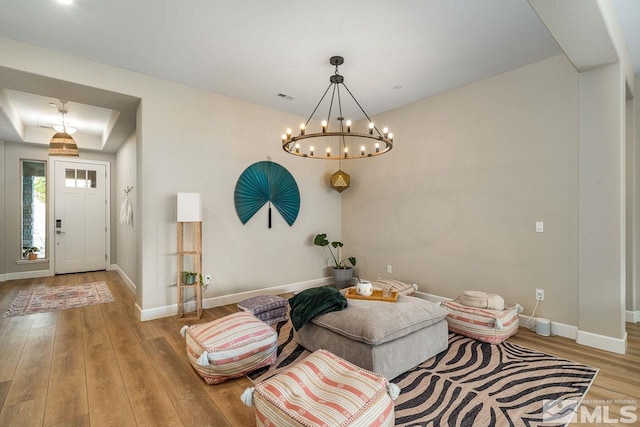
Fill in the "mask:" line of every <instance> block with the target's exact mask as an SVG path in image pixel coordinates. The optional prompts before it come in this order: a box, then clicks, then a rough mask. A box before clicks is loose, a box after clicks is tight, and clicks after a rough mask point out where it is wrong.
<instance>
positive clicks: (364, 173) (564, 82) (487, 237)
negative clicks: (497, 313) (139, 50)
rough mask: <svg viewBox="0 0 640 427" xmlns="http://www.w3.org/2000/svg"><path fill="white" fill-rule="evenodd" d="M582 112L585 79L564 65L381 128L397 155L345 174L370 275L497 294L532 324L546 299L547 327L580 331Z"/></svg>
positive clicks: (351, 220) (383, 122) (464, 92)
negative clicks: (541, 296)
mask: <svg viewBox="0 0 640 427" xmlns="http://www.w3.org/2000/svg"><path fill="white" fill-rule="evenodd" d="M578 102H579V100H578V73H577V72H576V71H575V69H574V68H573V66H572V65H571V63H570V62H569V61H568V60H567V59H566V58H565V57H564V56H558V57H555V58H552V59H548V60H546V61H542V62H539V63H536V64H533V65H530V66H527V67H524V68H521V69H518V70H515V71H512V72H509V73H505V74H502V75H499V76H496V77H493V78H490V79H487V80H483V81H480V82H477V83H474V84H470V85H468V86H464V87H461V88H458V89H456V90H452V91H449V92H446V93H443V94H440V95H438V96H434V97H431V98H428V99H425V100H422V101H419V102H416V103H414V104H411V105H408V106H405V107H402V108H398V109H396V110H393V111H389V112H387V113H385V114H382V115H379V116H377V117H376V118H375V119H376V121H377V123H376V124H377V125H378V126H379V127H382V126H389V127H390V128H391V130H392V131H393V133H394V140H395V146H396V147H395V148H394V149H393V150H392V151H391V152H390V153H389V154H386V155H384V156H381V157H380V158H376V159H372V160H371V161H360V162H352V163H347V162H343V165H342V168H343V170H345V171H346V172H347V173H350V174H351V185H352V188H350V189H349V190H347V191H345V192H344V193H342V194H343V196H342V197H343V225H342V227H343V236H344V237H343V238H344V242H345V245H347V246H348V248H349V251H350V253H352V254H354V255H356V256H357V257H358V264H359V267H360V274H361V275H362V276H363V277H366V278H368V279H375V278H377V277H393V278H397V279H400V280H404V281H407V282H410V283H416V284H418V285H419V287H420V289H419V290H420V291H421V292H425V293H429V294H434V295H438V296H443V297H448V298H455V297H457V296H458V295H460V294H461V293H462V292H463V291H465V290H479V291H486V292H492V293H497V294H499V295H502V296H503V297H504V298H505V300H506V301H507V302H510V303H520V304H521V305H522V306H524V309H525V314H527V315H531V314H532V312H533V309H534V306H535V290H536V288H540V289H544V291H545V301H544V302H543V303H541V304H540V305H539V307H538V309H537V311H536V316H541V317H549V318H551V319H552V320H554V321H556V322H561V323H565V324H570V325H577V321H578V282H577V269H578V265H577V262H578V241H577V231H578V228H577V227H578V223H577V221H578V211H577V203H578V199H577V197H578V188H577V186H578V181H577V180H578ZM537 221H543V222H544V232H543V233H536V231H535V223H536V222H537ZM387 265H391V266H392V271H393V273H392V274H388V273H387V272H386V267H387Z"/></svg>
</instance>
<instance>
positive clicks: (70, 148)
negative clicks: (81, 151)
mask: <svg viewBox="0 0 640 427" xmlns="http://www.w3.org/2000/svg"><path fill="white" fill-rule="evenodd" d="M49 155H50V156H67V157H78V156H79V155H78V146H77V145H76V142H75V141H74V140H73V138H72V137H71V135H69V134H68V133H66V132H58V133H56V134H55V135H53V138H51V142H50V143H49Z"/></svg>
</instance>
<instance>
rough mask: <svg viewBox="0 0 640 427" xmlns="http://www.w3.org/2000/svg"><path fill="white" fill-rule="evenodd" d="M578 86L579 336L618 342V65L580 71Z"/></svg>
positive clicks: (621, 267)
mask: <svg viewBox="0 0 640 427" xmlns="http://www.w3.org/2000/svg"><path fill="white" fill-rule="evenodd" d="M579 87H580V104H579V111H580V147H579V164H580V168H579V181H578V190H579V191H578V197H579V207H578V209H579V224H578V242H579V246H578V254H579V263H578V280H579V289H580V292H579V294H578V305H579V319H578V322H579V324H578V326H579V329H580V331H581V332H582V331H584V333H585V334H587V333H588V334H596V335H599V336H609V337H612V338H616V339H619V340H624V338H625V330H624V323H625V317H624V307H625V304H624V298H625V297H624V292H625V229H624V227H625V223H624V215H625V198H624V196H625V167H624V166H625V127H624V119H625V111H624V107H625V80H624V75H623V72H622V68H621V65H620V63H615V64H610V65H606V66H602V67H598V68H595V69H593V70H589V71H585V72H582V73H580V77H579ZM586 337H587V336H586V335H585V336H584V338H585V339H587V338H586ZM581 340H582V339H581V336H580V335H579V337H578V342H581ZM621 344H622V345H623V349H622V351H623V352H624V343H621Z"/></svg>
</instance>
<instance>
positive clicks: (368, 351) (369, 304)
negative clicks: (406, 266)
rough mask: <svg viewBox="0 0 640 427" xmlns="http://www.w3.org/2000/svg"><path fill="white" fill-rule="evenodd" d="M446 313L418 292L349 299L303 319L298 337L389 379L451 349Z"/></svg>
mask: <svg viewBox="0 0 640 427" xmlns="http://www.w3.org/2000/svg"><path fill="white" fill-rule="evenodd" d="M446 316H447V311H446V310H444V309H443V308H441V307H439V306H438V305H436V304H434V303H432V302H429V301H426V300H423V299H420V298H414V297H405V296H402V295H400V296H398V301H397V302H395V303H392V302H380V301H366V300H356V299H350V300H349V306H348V307H347V308H346V309H344V310H341V311H333V312H331V313H325V314H322V315H320V316H317V317H315V318H314V319H313V320H311V322H309V323H307V324H306V325H304V326H303V327H302V328H300V330H299V331H296V332H295V340H296V341H297V342H298V343H299V344H300V345H302V346H303V347H305V348H306V349H308V350H310V351H316V350H318V349H321V348H324V349H327V350H329V351H330V352H332V353H334V354H336V355H338V356H340V357H342V358H343V359H346V360H348V361H349V362H351V363H353V364H355V365H357V366H360V367H362V368H365V369H368V370H370V371H373V372H377V373H379V374H382V375H384V376H385V377H386V378H387V379H389V380H391V379H393V378H395V377H397V376H398V375H400V374H401V373H403V372H406V371H408V370H409V369H412V368H413V367H415V366H417V365H419V364H420V363H422V362H424V361H425V360H427V359H430V358H431V357H433V356H435V355H436V354H438V353H440V352H441V351H443V350H446V349H447V346H448V327H447V321H446V320H445V317H446Z"/></svg>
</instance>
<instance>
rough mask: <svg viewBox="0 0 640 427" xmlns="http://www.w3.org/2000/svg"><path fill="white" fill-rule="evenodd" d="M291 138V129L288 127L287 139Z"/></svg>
mask: <svg viewBox="0 0 640 427" xmlns="http://www.w3.org/2000/svg"><path fill="white" fill-rule="evenodd" d="M289 139H291V129H287V140H289Z"/></svg>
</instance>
